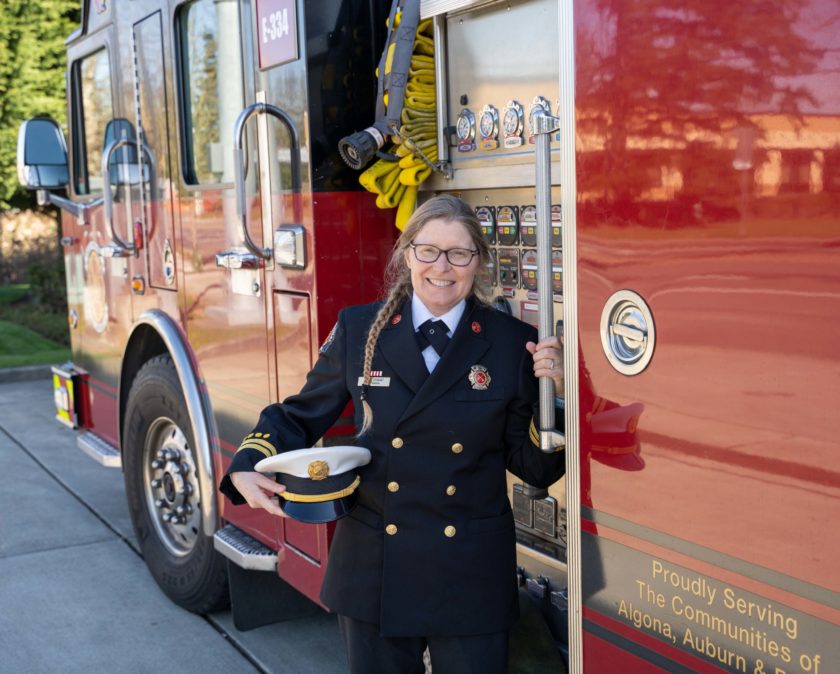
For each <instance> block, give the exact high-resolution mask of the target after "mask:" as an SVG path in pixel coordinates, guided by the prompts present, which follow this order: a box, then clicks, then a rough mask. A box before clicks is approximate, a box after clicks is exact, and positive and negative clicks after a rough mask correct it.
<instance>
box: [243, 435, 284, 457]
mask: <svg viewBox="0 0 840 674" xmlns="http://www.w3.org/2000/svg"><path fill="white" fill-rule="evenodd" d="M243 449H257V450H259V451H260V452H262V453H263V454H265V455H266V456H274V455H275V454H277V450H276V449H275V448H274V445H272V444H271V443H270V442H266V441H265V440H257V439H256V438H250V439H247V440H245V441H243V443H242V444H241V445H239V449H237V450H236V451H237V452H239V451H241V450H243Z"/></svg>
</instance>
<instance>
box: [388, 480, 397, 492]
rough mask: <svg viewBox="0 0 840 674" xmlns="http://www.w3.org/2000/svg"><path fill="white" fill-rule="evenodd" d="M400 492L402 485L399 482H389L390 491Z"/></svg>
mask: <svg viewBox="0 0 840 674" xmlns="http://www.w3.org/2000/svg"><path fill="white" fill-rule="evenodd" d="M399 490H400V483H399V482H389V483H388V491H392V492H393V491H399Z"/></svg>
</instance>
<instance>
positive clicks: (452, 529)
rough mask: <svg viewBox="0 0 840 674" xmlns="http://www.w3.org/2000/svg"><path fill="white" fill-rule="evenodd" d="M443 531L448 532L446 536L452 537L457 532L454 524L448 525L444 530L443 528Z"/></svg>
mask: <svg viewBox="0 0 840 674" xmlns="http://www.w3.org/2000/svg"><path fill="white" fill-rule="evenodd" d="M443 533H444V534H446V537H447V538H452V537H453V536H454V535H455V533H456V532H455V527H453V526H452V525H451V524H450V525H449V526H448V527H446V529H444V530H443Z"/></svg>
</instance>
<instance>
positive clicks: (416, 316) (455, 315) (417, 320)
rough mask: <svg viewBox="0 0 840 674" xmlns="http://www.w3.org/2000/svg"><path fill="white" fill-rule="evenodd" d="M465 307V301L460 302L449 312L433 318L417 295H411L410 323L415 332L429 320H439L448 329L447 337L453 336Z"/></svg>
mask: <svg viewBox="0 0 840 674" xmlns="http://www.w3.org/2000/svg"><path fill="white" fill-rule="evenodd" d="M466 306H467V301H466V300H461V301H460V302H458V304H456V305H455V306H454V307H452V308H451V309H450V310H449V311H447V312H446V313H445V314H444V315H443V316H435V315H434V314H433V313H432V312H431V311H429V308H428V307H427V306H426V305H425V304H423V300H421V299H420V298H419V297H417V293H412V294H411V321H412V323H413V324H414V330H415V332H416V331H417V330H418V329H419V328H420V326H421V325H423V323H425V322H426V321H428V320H429V319H432V320H441V321H443V322H444V323H446V327H447V328H448V329H449V336H450V337H451V336H452V335H454V334H455V328H457V327H458V322H459V321H460V320H461V316H463V315H464V309H465V308H466Z"/></svg>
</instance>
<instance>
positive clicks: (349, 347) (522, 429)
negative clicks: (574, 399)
mask: <svg viewBox="0 0 840 674" xmlns="http://www.w3.org/2000/svg"><path fill="white" fill-rule="evenodd" d="M488 262H489V249H488V246H487V244H486V242H485V241H484V239H483V238H482V236H481V230H480V226H479V223H478V221H477V220H476V218H475V215H474V214H473V212H472V210H471V209H470V208H469V207H468V206H467V205H466V204H464V203H463V202H462V201H460V200H459V199H457V198H455V197H451V196H446V195H445V196H439V197H435V198H433V199H430V200H429V201H427V202H426V203H425V204H423V205H422V206H421V207H420V208H418V210H417V211H416V212H415V213H414V215H413V216H412V218H411V220H410V221H409V222H408V224H407V226H406V228H405V230H404V232H403V233H402V235H401V236H400V238H399V240H398V241H397V243H396V245H395V248H394V253H393V255H392V258H391V262H390V264H389V268H388V280H389V292H388V296H387V298H386V300H385V301H384V303H382V302H380V303H376V304H372V305H368V306H358V307H350V308H347V309H344V310H343V311H341V312H340V314H339V318H338V322H337V324H336V326H335V328H334V329H333V332H332V333H331V334H330V336H329V338H328V339H327V340H326V342H325V344H324V345H323V346H322V347H321V354H320V357H319V359H318V361H317V363H316V364H315V367H314V368H313V369H312V371H311V372H310V373H309V375H308V377H307V380H306V384H305V386H304V387H303V390H302V391H301V392H300V393H299V394H297V395H294V396H291V397H289V398H287V399H286V400H285V401H284V402H283V403H282V404H277V405H271V406H269V407H267V408H266V409H265V410H263V412H262V414H261V416H260V419H259V423H258V424H257V426H256V427H255V429H254V431H253V433H251V434H249V436H248V437H247V438H246V439H245V441H243V443H242V446H241V448H240V450H239V451H238V452H237V454H236V455H235V457H234V460H233V462H232V464H231V466H230V469H229V471H228V474H227V475H226V476H225V478H224V480H223V482H222V487H221V488H222V491H223V492H224V493H225V494H226V495H227V496H228V497H229V498H230V499H231V500H232V501H233V502H234V503H236V504H239V503H244V502H247V503H248V504H249V505H250V506H251V507H260V508H265V509H266V510H268V511H270V512H273V513H276V514H278V515H280V514H282V510H281V508H280V507H279V505H278V503H277V499H276V496H275V495H278V494H281V493H282V492H283V490H284V487H283V486H282V485H279V484H277V482H276V481H274V480H272V479H271V478H270V477H268V476H265V475H262V474H260V473H258V472H254V466H255V465H256V463H257V462H258V461H260V460H261V459H264V458H266V456H271V455H272V454H274V453H277V452H284V451H289V450H294V449H299V448H303V447H310V446H312V445H313V444H314V443H315V442H316V441H317V440H318V439H319V438H320V437H321V436H322V435H323V434H324V433H325V432H326V431H327V430H328V429H329V428H330V426H331V425H332V424H333V423H334V422H335V421H336V419H337V418H338V417H339V415H340V413H341V412H342V410H343V409H344V407H345V405H346V404H347V402H348V401H350V400H352V401H353V405H354V408H355V411H356V412H355V414H356V420H355V421H356V428H357V430H358V431H359V434H358V438H357V444H359V445H360V446H363V447H366V448H368V449H369V450H370V452H371V455H372V458H371V461H370V463H368V464H367V465H365V466H362V467H361V468H360V469H359V470H358V473H359V475H360V476H361V484H360V486H359V487H358V505H357V506H356V508H355V509H354V510H353V511H352V512H351V513H350V515H349V516H347V517H344V518H343V519H341V520H339V522H338V524H337V527H336V531H335V537H334V539H333V543H332V547H331V549H330V555H329V562H328V565H327V572H326V578H325V581H324V585H323V588H322V592H321V598H322V601H323V602H324V603H325V604H326V605H327V606H329V607H330V608H331V609H332V610H334V611H335V612H336V613H337V614H338V615H339V622H340V626H341V631H342V636H343V638H344V642H345V646H346V649H347V654H348V658H349V661H350V668H351V671H352V672H354V673H356V672H358V673H364V674H371V673H376V674H385V673H391V672H393V673H394V674H397V673H399V674H406V673H413V672H420V673H422V672H423V670H424V668H423V662H422V657H423V652H424V650H425V649H426V647H427V646H428V648H429V653H430V656H431V660H432V669H433V670H434V672H435V674H447V673H449V672H452V673H453V674H454V673H455V672H457V673H458V674H464V673H466V672H476V673H478V672H480V673H481V674H490V673H493V672H504V671H506V667H507V632H508V629H509V628H510V627H511V625H512V624H513V623H514V622H515V621H516V619H517V617H518V610H519V609H518V593H517V587H516V581H515V564H516V553H515V539H514V522H513V514H512V512H511V507H510V504H509V501H508V497H507V486H506V478H505V470H506V469H507V470H510V471H511V472H513V473H514V474H515V475H517V476H518V477H520V478H521V479H522V480H524V481H525V482H527V483H529V484H532V485H535V486H538V487H547V486H548V485H550V484H552V483H554V482H555V481H556V480H557V479H559V478H560V477H561V476H562V474H563V472H564V466H565V461H564V455H563V453H562V452H558V453H555V454H546V453H543V452H542V451H541V450H540V449H539V446H538V436H537V431H536V429H535V423H534V419H535V415H537V402H536V401H537V399H538V387H537V380H536V377H539V376H549V377H552V378H553V379H554V381H555V385H556V386H557V387H558V388H557V390H558V391H562V384H563V382H562V351H561V345H560V343H559V341H558V340H557V339H556V338H554V337H551V338H549V339H545V340H543V341H542V342H539V343H537V338H536V330H534V328H533V327H531V326H529V325H527V324H525V323H523V322H521V321H519V320H517V319H515V318H513V317H511V316H508V315H506V314H504V313H502V312H500V311H497V310H495V309H493V308H491V307H489V306H488V305H487V303H486V299H487V297H488V296H487V294H486V293H485V288H489V284H487V280H488V279H487V278H486V274H487V271H486V270H487V269H488V265H487V263H488ZM557 416H558V419H560V420H561V421H560V423H562V415H560V414H558V415H557ZM255 439H256V440H258V441H259V442H255Z"/></svg>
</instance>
